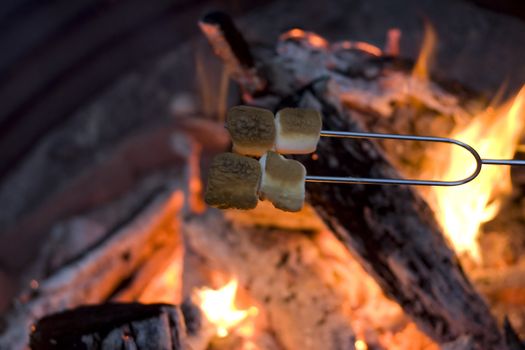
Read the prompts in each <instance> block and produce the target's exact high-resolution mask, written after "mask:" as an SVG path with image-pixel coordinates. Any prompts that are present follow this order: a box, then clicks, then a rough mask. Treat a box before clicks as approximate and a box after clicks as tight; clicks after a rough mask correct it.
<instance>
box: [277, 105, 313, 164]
mask: <svg viewBox="0 0 525 350" xmlns="http://www.w3.org/2000/svg"><path fill="white" fill-rule="evenodd" d="M275 124H276V131H277V137H276V139H275V149H276V150H277V152H279V153H282V154H307V153H312V152H314V151H315V149H316V148H317V143H318V142H319V135H320V133H321V126H322V116H321V113H319V112H318V111H316V110H314V109H305V108H284V109H281V110H280V111H279V112H277V116H276V118H275Z"/></svg>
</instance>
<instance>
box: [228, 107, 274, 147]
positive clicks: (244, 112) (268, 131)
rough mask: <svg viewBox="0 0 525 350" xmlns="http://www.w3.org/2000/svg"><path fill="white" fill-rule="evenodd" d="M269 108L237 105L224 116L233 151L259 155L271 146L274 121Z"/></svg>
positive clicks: (272, 143)
mask: <svg viewBox="0 0 525 350" xmlns="http://www.w3.org/2000/svg"><path fill="white" fill-rule="evenodd" d="M274 119H275V118H274V116H273V113H272V112H270V111H269V110H266V109H262V108H256V107H248V106H237V107H233V108H232V109H230V110H229V112H228V115H227V116H226V129H228V131H229V132H230V135H231V138H232V141H233V151H234V152H236V153H240V154H245V155H248V156H257V157H260V156H262V155H263V154H264V153H266V151H268V150H270V149H272V148H273V146H274V143H275V122H274Z"/></svg>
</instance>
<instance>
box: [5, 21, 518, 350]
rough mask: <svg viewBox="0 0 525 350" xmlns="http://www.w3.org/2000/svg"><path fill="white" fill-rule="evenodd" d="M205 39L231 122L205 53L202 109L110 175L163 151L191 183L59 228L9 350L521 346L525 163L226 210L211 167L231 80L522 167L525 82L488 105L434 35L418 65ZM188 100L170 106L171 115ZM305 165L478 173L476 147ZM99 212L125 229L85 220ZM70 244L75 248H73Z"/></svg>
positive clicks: (331, 124) (306, 47)
mask: <svg viewBox="0 0 525 350" xmlns="http://www.w3.org/2000/svg"><path fill="white" fill-rule="evenodd" d="M199 28H200V29H201V31H202V33H203V35H204V36H205V37H206V39H207V40H208V42H209V44H210V45H211V47H213V49H214V52H215V53H216V55H217V57H218V58H219V59H220V60H221V62H222V71H221V72H220V73H219V74H217V76H218V77H220V78H219V79H217V80H218V82H216V83H217V84H216V85H217V91H219V93H218V96H220V98H219V99H218V101H217V106H218V108H217V110H216V111H214V110H213V108H210V105H209V103H210V99H212V98H211V97H209V96H210V91H209V86H210V85H213V83H211V82H210V81H209V80H207V79H206V78H205V77H206V73H205V72H204V70H205V69H206V68H205V67H204V64H203V63H202V62H200V60H201V58H197V60H196V67H197V71H198V72H197V73H198V74H197V77H198V80H199V81H200V84H201V87H202V88H201V89H200V90H201V92H202V95H203V96H207V97H205V100H206V102H207V103H208V105H204V107H203V109H205V111H203V112H202V113H201V114H202V115H201V114H199V113H193V112H190V113H189V114H192V116H191V118H179V119H177V120H176V121H174V122H173V121H172V122H170V124H168V125H160V126H157V127H155V128H153V129H152V130H145V131H143V133H142V134H137V135H133V136H130V141H126V142H128V143H127V144H126V143H125V142H124V144H123V145H122V146H121V148H120V149H119V150H117V151H116V152H115V154H114V155H112V157H113V158H112V159H110V161H108V164H107V166H115V165H116V168H118V166H119V165H122V164H124V162H122V161H121V159H127V156H128V155H130V154H136V153H137V154H142V156H141V157H140V159H141V160H140V161H136V163H134V166H135V167H136V169H146V168H147V169H150V168H151V169H153V168H155V166H157V165H156V164H152V163H153V161H152V163H150V162H149V161H148V159H147V158H148V155H144V154H143V153H141V152H142V151H141V150H143V149H147V150H148V151H149V152H151V150H158V152H159V155H158V156H157V157H158V158H157V161H158V162H159V164H160V163H162V164H168V163H171V164H176V166H177V168H176V171H158V172H157V173H155V174H154V175H153V176H150V177H148V178H147V179H145V180H144V181H142V182H140V183H139V184H138V185H137V186H136V189H135V190H134V191H133V192H130V193H126V194H124V195H123V196H122V198H121V199H119V200H117V201H115V202H112V203H107V204H105V206H103V207H101V208H97V210H96V211H93V212H90V213H89V214H86V215H85V216H83V217H82V216H79V217H73V218H70V219H68V220H66V221H64V222H62V224H61V226H59V229H57V230H56V233H55V236H54V238H53V240H52V241H50V242H49V243H48V244H47V245H44V248H43V249H42V252H40V253H39V255H38V257H37V261H38V262H42V261H43V262H45V264H35V266H33V269H31V271H30V275H31V276H34V277H32V278H31V280H30V283H29V285H28V286H27V287H26V288H24V290H22V291H21V292H20V294H19V295H18V296H17V297H16V298H15V301H14V303H13V304H12V307H11V308H10V309H9V311H8V312H7V313H6V316H5V323H4V324H3V325H2V327H1V328H0V331H1V332H0V348H2V349H3V348H4V347H5V348H6V349H7V348H9V349H24V348H26V347H28V346H30V347H31V348H32V349H50V348H56V347H57V346H58V348H60V347H61V348H72V347H73V346H83V347H84V348H88V349H110V348H128V347H129V348H136V349H192V350H199V349H217V350H220V349H233V350H281V349H283V350H285V349H290V350H295V349H357V350H372V349H391V350H397V349H399V350H401V349H403V350H431V349H448V350H455V349H509V350H514V349H520V346H523V345H522V344H521V343H520V338H521V339H523V337H524V336H525V299H524V298H523V295H524V293H523V291H524V289H525V278H524V276H525V265H524V261H522V260H523V259H520V258H519V255H520V253H521V251H520V250H519V249H518V248H517V247H515V248H516V249H517V251H515V252H514V253H509V251H508V249H509V247H508V245H509V244H510V242H511V240H512V239H516V238H509V237H511V236H510V234H506V235H504V234H502V233H501V231H502V230H504V229H505V225H500V226H498V224H497V221H498V220H500V221H505V220H506V221H507V222H506V224H508V225H515V226H514V227H518V228H517V229H516V228H514V230H518V232H519V229H523V220H522V218H520V216H519V215H520V214H516V212H519V213H521V211H520V209H515V207H516V205H517V204H516V203H518V202H520V201H521V200H520V196H522V194H523V191H524V188H523V186H516V185H515V184H514V185H513V181H516V180H515V178H517V177H519V176H521V177H523V175H522V174H523V170H519V169H515V171H514V170H511V168H510V167H505V166H495V165H484V166H483V170H482V172H481V174H480V176H479V177H478V178H476V179H475V180H473V181H472V182H470V183H468V184H465V185H462V186H458V187H408V186H376V185H362V184H358V185H334V184H313V183H312V184H307V185H306V191H307V203H306V205H305V207H304V208H303V209H302V210H301V211H300V212H298V213H288V212H283V211H281V210H278V209H276V208H274V207H273V205H272V204H270V203H269V202H268V201H262V202H259V204H258V205H257V207H256V208H255V209H253V210H235V209H228V210H217V209H214V208H209V207H207V206H206V205H205V203H204V202H203V192H204V186H205V185H204V183H205V182H204V179H205V178H206V177H207V170H208V167H209V164H210V159H211V158H212V157H213V156H214V155H216V154H218V153H220V152H224V151H226V150H227V149H228V148H229V147H230V145H229V138H228V136H227V133H226V131H225V130H224V128H223V121H224V114H225V113H226V110H227V101H228V95H229V94H228V80H227V79H231V80H233V81H234V82H235V85H236V87H235V88H236V89H238V91H239V96H240V99H238V100H236V101H234V102H233V104H232V105H236V104H244V105H251V106H257V107H262V108H267V109H269V110H271V111H277V110H279V109H281V108H285V107H305V108H313V109H316V110H318V111H320V112H322V114H323V128H324V129H327V130H340V131H363V132H364V131H372V132H382V133H394V134H415V135H433V136H442V137H451V138H454V139H458V140H460V141H463V142H465V143H468V144H470V145H472V146H473V147H474V148H475V149H476V150H478V151H479V153H480V154H481V156H482V157H484V158H493V159H512V158H513V157H515V154H516V152H517V150H518V148H519V147H520V146H519V143H520V141H521V137H522V134H523V129H524V125H523V123H524V120H525V87H524V88H522V89H521V90H520V91H518V92H516V93H515V94H514V96H512V97H510V98H503V96H504V93H503V90H502V93H501V95H500V96H496V97H494V98H492V99H487V98H485V97H482V96H481V95H480V94H478V93H476V92H474V91H471V90H469V89H467V88H464V87H461V89H459V88H458V87H457V86H456V85H455V84H452V83H451V82H447V81H444V80H439V79H437V78H435V77H433V76H432V74H430V69H431V68H432V57H433V55H434V50H435V47H436V42H437V40H439V38H438V37H437V34H436V32H435V30H434V29H433V27H432V25H431V24H430V23H425V28H426V29H425V32H426V34H425V37H424V40H423V42H422V43H421V51H420V54H419V58H418V59H417V60H416V61H415V62H410V61H408V60H406V59H403V52H402V50H401V49H400V40H404V39H403V32H402V31H401V30H400V29H398V28H393V29H391V30H390V31H388V32H387V33H385V36H386V43H385V45H384V48H381V47H379V46H376V45H373V44H371V43H368V42H363V41H351V40H343V41H335V42H331V41H330V40H328V39H326V38H324V37H323V36H322V33H314V32H312V31H308V30H304V29H299V28H293V29H290V30H288V31H285V32H283V33H282V34H281V35H280V37H279V38H278V39H277V41H276V43H275V46H274V47H271V48H268V47H259V46H257V44H255V43H248V42H246V41H245V39H244V37H243V35H241V34H240V33H241V31H239V30H238V29H237V28H236V26H235V25H234V23H233V22H232V20H231V19H230V18H229V17H228V16H227V15H225V14H223V13H212V14H209V15H207V16H205V17H204V18H203V19H202V21H200V22H199ZM230 95H231V94H230ZM190 100H191V99H190ZM190 102H191V101H190ZM190 102H188V100H187V99H184V98H179V99H178V100H176V101H173V106H172V107H173V111H174V113H175V114H176V113H180V110H181V106H183V107H184V108H185V107H187V104H188V103H189V104H190V105H191V103H190ZM184 108H182V109H184ZM190 110H191V108H190ZM185 113H186V112H185ZM197 115H198V117H197ZM210 115H211V116H213V117H212V118H210ZM294 158H295V159H296V160H299V161H300V162H301V163H303V164H304V165H305V167H306V168H307V169H308V173H309V174H310V173H312V174H315V175H330V176H356V177H376V178H381V177H386V178H399V177H406V178H417V179H434V180H455V179H460V178H463V177H465V176H467V175H468V174H470V173H471V172H472V170H473V169H474V167H475V164H474V163H473V161H472V159H471V158H470V157H469V155H468V153H466V152H465V151H462V150H461V149H457V148H455V147H452V146H449V145H441V144H435V143H423V142H417V141H394V140H382V141H377V142H376V141H371V140H367V139H363V140H361V139H360V140H351V141H350V140H344V141H341V140H337V139H335V140H332V139H324V140H321V142H320V143H319V146H318V148H317V150H316V152H315V153H313V154H308V155H303V156H296V157H294ZM159 159H160V160H159ZM471 161H472V163H471ZM111 162H114V163H111ZM132 162H135V161H132ZM137 171H139V170H137ZM82 183H84V182H81V184H82ZM86 186H87V185H86ZM93 186H95V185H93ZM509 208H514V209H509ZM108 213H111V215H113V216H111V215H109V214H108ZM117 213H127V214H126V215H125V216H124V218H121V217H117V216H118V215H117ZM521 215H522V214H521ZM101 217H103V218H104V220H107V221H108V222H109V221H111V222H113V223H114V225H112V227H113V228H114V229H112V230H111V232H109V233H106V234H104V232H102V231H104V230H103V228H101V229H100V230H98V228H96V227H95V228H92V227H91V226H90V225H92V224H93V223H94V222H96V220H95V218H101ZM495 222H496V223H495ZM494 227H496V228H494ZM99 231H100V232H99ZM61 232H62V234H61ZM63 232H66V233H68V234H70V235H72V236H74V238H72V239H70V240H67V241H65V242H64V243H63V244H62V245H58V246H59V247H60V249H61V250H60V251H58V250H57V249H56V246H57V245H56V244H55V243H56V242H59V241H60V242H62V240H64V237H66V236H65V235H64V234H63ZM86 232H99V234H98V236H91V237H89V238H86V237H84V236H83V235H84V233H86ZM521 248H522V249H523V248H524V247H521ZM509 254H510V255H512V256H509ZM0 277H1V276H0Z"/></svg>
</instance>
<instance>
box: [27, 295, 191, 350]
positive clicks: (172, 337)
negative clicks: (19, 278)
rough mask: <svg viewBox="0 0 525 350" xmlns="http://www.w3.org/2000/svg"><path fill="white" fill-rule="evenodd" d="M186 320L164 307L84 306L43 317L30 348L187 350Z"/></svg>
mask: <svg viewBox="0 0 525 350" xmlns="http://www.w3.org/2000/svg"><path fill="white" fill-rule="evenodd" d="M185 335H186V328H185V324H184V318H183V316H182V313H181V310H180V309H179V308H178V307H175V306H171V305H165V304H151V305H142V304H137V303H129V304H100V305H95V306H82V307H79V308H76V309H73V310H68V311H64V312H61V313H57V314H54V315H50V316H46V317H44V318H42V319H41V320H40V321H38V322H37V324H36V325H35V326H34V328H33V332H32V333H31V336H30V347H31V349H33V350H46V349H76V348H78V349H87V350H99V349H100V350H102V349H130V348H132V349H138V350H148V349H152V350H153V349H166V350H179V349H184V347H183V342H184V337H185Z"/></svg>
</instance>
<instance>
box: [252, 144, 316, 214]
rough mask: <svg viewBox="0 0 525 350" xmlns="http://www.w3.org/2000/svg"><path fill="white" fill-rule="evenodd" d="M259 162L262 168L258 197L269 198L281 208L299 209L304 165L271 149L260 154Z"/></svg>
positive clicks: (302, 188) (302, 202) (304, 176)
mask: <svg viewBox="0 0 525 350" xmlns="http://www.w3.org/2000/svg"><path fill="white" fill-rule="evenodd" d="M259 162H260V163H261V168H262V178H261V185H260V187H259V198H261V199H263V200H264V199H267V200H269V201H270V202H272V204H273V205H274V207H276V208H278V209H281V210H285V211H299V210H301V208H302V207H303V204H304V184H305V178H306V169H305V168H304V166H303V165H302V164H301V163H299V162H298V161H296V160H292V159H286V158H284V157H283V156H281V155H279V154H277V153H275V152H272V151H270V152H268V153H266V154H265V155H264V156H262V157H261V159H260V160H259Z"/></svg>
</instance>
